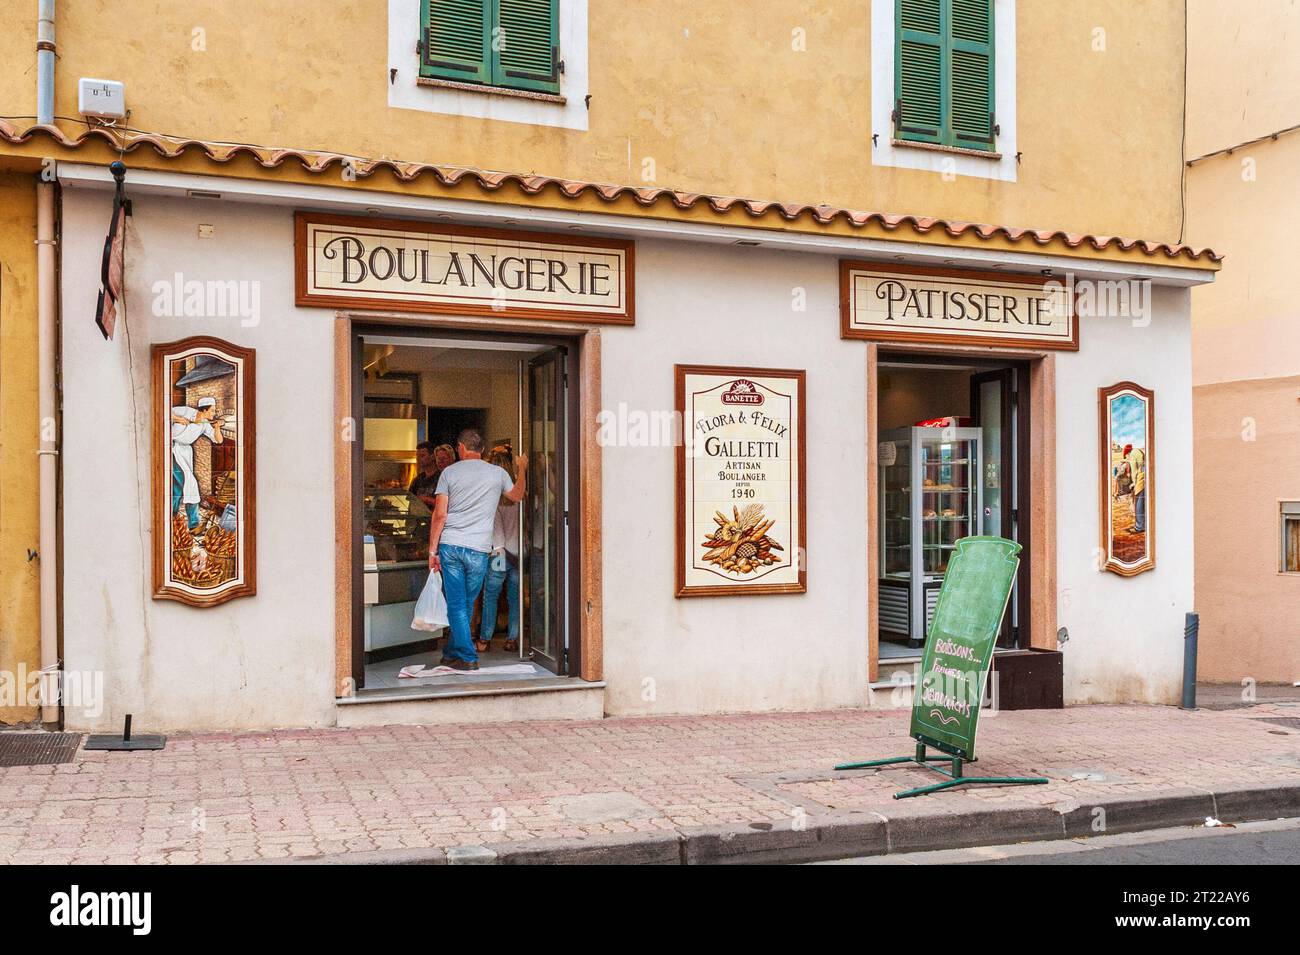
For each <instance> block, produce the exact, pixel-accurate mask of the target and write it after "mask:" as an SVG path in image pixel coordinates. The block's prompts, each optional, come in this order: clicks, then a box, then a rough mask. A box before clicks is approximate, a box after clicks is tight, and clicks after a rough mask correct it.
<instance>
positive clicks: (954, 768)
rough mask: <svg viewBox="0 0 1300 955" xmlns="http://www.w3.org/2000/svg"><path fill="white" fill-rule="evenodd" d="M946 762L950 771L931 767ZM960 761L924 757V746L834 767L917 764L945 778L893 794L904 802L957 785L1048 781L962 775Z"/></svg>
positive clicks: (1030, 777)
mask: <svg viewBox="0 0 1300 955" xmlns="http://www.w3.org/2000/svg"><path fill="white" fill-rule="evenodd" d="M936 762H937V763H948V764H949V768H948V769H943V768H941V767H939V766H931V765H930V764H931V763H936ZM962 762H963V760H962V758H961V757H960V756H927V755H925V744H924V743H917V744H916V755H915V756H893V757H890V758H889V759H869V760H867V761H866V762H863V763H841V764H840V765H838V766H836V767H835V768H836V769H837V770H840V769H866V768H868V767H871V766H892V765H894V764H897V763H916V764H917V765H918V766H922V767H924V768H925V769H932V770H934V771H935V772H936V773H939V774H941V775H943V776H947V777H948V779H947V781H946V782H942V783H935V784H934V785H932V786H919V787H917V788H916V789H906V790H904V791H903V792H899V793H894V798H895V799H907V798H908V797H909V796H925V795H927V794H929V793H937V792H939V791H940V790H943V789H953V788H954V787H957V786H1038V785H1041V784H1043V783H1046V782H1047V780H1046V779H1044V778H1043V777H1041V776H963V775H962V774H961V767H962Z"/></svg>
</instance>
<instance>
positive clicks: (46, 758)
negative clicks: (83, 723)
mask: <svg viewBox="0 0 1300 955" xmlns="http://www.w3.org/2000/svg"><path fill="white" fill-rule="evenodd" d="M80 743H81V734H80V733H0V766H55V765H57V764H59V763H70V762H72V757H74V756H76V755H77V746H78V745H80Z"/></svg>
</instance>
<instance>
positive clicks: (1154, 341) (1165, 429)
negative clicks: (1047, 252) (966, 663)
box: [1056, 288, 1195, 703]
mask: <svg viewBox="0 0 1300 955" xmlns="http://www.w3.org/2000/svg"><path fill="white" fill-rule="evenodd" d="M1154 292H1155V294H1154V298H1153V317H1152V319H1151V322H1150V324H1149V325H1145V326H1144V325H1142V324H1140V323H1139V324H1138V325H1134V324H1133V323H1132V322H1131V321H1130V320H1128V319H1123V318H1104V317H1097V318H1089V317H1085V318H1083V319H1082V326H1081V328H1080V335H1079V337H1080V348H1079V351H1078V352H1077V353H1073V354H1070V353H1062V354H1061V355H1059V356H1058V358H1057V365H1056V369H1057V372H1056V378H1057V381H1056V434H1057V445H1056V480H1057V485H1056V500H1057V518H1056V541H1057V584H1058V586H1059V588H1060V589H1059V592H1058V596H1057V619H1058V625H1059V626H1062V627H1066V628H1067V629H1068V630H1069V634H1070V639H1069V642H1068V643H1066V644H1065V645H1064V647H1063V648H1062V649H1063V650H1064V653H1065V698H1066V702H1067V703H1123V702H1142V703H1175V702H1177V701H1178V699H1179V694H1180V692H1181V687H1182V659H1183V616H1184V614H1185V613H1186V612H1187V611H1189V610H1194V609H1195V607H1194V605H1193V604H1194V601H1193V585H1192V543H1193V536H1192V481H1191V476H1192V411H1191V409H1192V380H1191V319H1190V311H1189V308H1190V306H1189V293H1188V291H1187V290H1186V289H1174V288H1157V289H1155V290H1154ZM1117 381H1135V382H1137V383H1138V384H1140V385H1143V386H1145V387H1147V388H1151V389H1153V390H1154V391H1155V466H1154V470H1153V474H1154V485H1155V488H1156V490H1155V518H1156V567H1155V569H1154V570H1150V571H1147V572H1146V573H1143V574H1139V575H1138V576H1136V577H1127V578H1126V577H1121V576H1119V575H1117V574H1112V573H1099V572H1098V571H1097V570H1096V569H1095V567H1096V566H1097V565H1098V564H1099V563H1100V561H1099V560H1098V554H1099V551H1100V529H1099V526H1098V522H1099V520H1100V518H1099V516H1098V508H1099V494H1100V493H1101V492H1100V491H1099V490H1098V487H1097V484H1098V477H1097V472H1098V469H1099V464H1098V459H1099V455H1100V451H1099V449H1098V440H1099V438H1098V428H1097V415H1098V412H1097V389H1098V388H1099V387H1104V386H1106V385H1113V384H1114V383H1115V382H1117Z"/></svg>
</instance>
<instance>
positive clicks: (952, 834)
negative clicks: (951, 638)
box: [266, 783, 1300, 865]
mask: <svg viewBox="0 0 1300 955" xmlns="http://www.w3.org/2000/svg"><path fill="white" fill-rule="evenodd" d="M920 798H921V799H942V798H943V797H942V796H933V797H930V796H926V797H920ZM927 805H929V804H927ZM1207 816H1214V817H1215V818H1218V819H1220V820H1222V821H1224V822H1250V821H1256V820H1263V819H1278V818H1284V817H1293V816H1300V783H1274V784H1269V785H1265V786H1255V787H1242V788H1237V789H1224V790H1220V791H1217V792H1215V791H1210V790H1195V789H1171V790H1165V791H1164V792H1160V793H1153V794H1150V795H1141V796H1125V797H1121V798H1114V799H1105V800H1101V799H1099V800H1097V802H1096V803H1095V804H1085V805H1078V806H1075V807H1073V808H1070V809H1066V810H1058V809H1053V808H1049V807H1023V806H1016V807H1008V808H1001V807H996V806H995V807H991V808H989V809H981V810H977V811H975V812H957V813H951V812H939V813H935V812H932V811H927V810H926V809H925V808H923V807H922V806H919V805H917V804H916V802H914V801H909V802H908V803H899V804H898V806H897V807H894V806H890V807H887V809H886V810H885V811H870V812H855V813H832V814H828V815H821V816H812V815H810V816H808V817H807V819H806V824H805V825H803V826H799V827H797V828H796V824H795V823H794V822H793V821H790V820H785V821H782V822H780V823H751V824H749V825H737V826H723V827H708V828H699V829H682V830H677V831H665V832H653V833H636V834H629V835H626V836H622V835H609V836H588V837H583V838H575V839H544V840H536V841H532V842H499V843H493V844H492V845H490V846H460V847H456V848H454V849H447V850H443V849H437V848H429V849H400V850H388V851H384V850H381V851H377V852H349V853H340V854H336V855H327V856H313V857H307V858H298V859H274V860H266V861H267V862H268V863H273V864H281V865H285V864H287V865H294V864H299V865H463V864H475V865H485V864H486V865H737V864H741V865H752V864H786V863H798V862H825V861H830V860H833V859H847V858H854V857H858V856H870V855H887V854H891V853H899V852H925V851H927V850H932V849H957V848H970V847H972V846H991V845H1005V844H1010V843H1016V842H1031V841H1040V840H1041V841H1047V840H1054V839H1074V838H1083V837H1087V836H1096V835H1102V834H1103V833H1104V834H1114V833H1118V832H1136V831H1140V830H1145V829H1163V828H1171V827H1177V826H1193V825H1202V824H1204V822H1205V818H1206V817H1207Z"/></svg>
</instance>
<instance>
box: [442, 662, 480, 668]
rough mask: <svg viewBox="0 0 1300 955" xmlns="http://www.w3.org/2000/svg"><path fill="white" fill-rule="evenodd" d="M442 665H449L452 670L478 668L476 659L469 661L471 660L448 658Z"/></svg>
mask: <svg viewBox="0 0 1300 955" xmlns="http://www.w3.org/2000/svg"><path fill="white" fill-rule="evenodd" d="M443 665H444V666H449V667H451V668H452V669H453V670H477V669H478V661H477V660H473V661H471V660H448V661H446V662H445V663H444V664H443Z"/></svg>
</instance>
